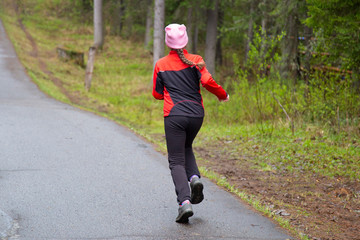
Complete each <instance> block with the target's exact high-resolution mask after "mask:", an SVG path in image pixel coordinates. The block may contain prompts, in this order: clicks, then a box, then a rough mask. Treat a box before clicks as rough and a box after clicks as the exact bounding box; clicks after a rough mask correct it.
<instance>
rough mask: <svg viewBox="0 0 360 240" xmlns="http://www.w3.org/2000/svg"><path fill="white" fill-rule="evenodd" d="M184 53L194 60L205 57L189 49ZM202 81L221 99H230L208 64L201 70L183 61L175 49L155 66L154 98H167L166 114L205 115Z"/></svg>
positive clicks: (165, 115) (165, 100)
mask: <svg viewBox="0 0 360 240" xmlns="http://www.w3.org/2000/svg"><path fill="white" fill-rule="evenodd" d="M184 55H185V57H186V58H187V59H189V60H190V61H192V62H194V63H199V62H202V61H203V59H202V57H201V56H199V55H194V54H189V53H188V52H187V51H186V50H185V49H184ZM200 83H201V85H202V86H203V87H204V88H206V89H207V90H208V91H209V92H211V93H213V94H215V95H216V96H217V97H218V98H219V100H224V99H226V97H227V93H226V92H225V90H224V89H223V88H222V87H221V86H220V85H218V84H217V83H216V82H215V81H214V79H213V78H212V76H211V74H210V73H209V72H208V70H207V69H206V67H204V68H203V69H201V70H200V69H199V68H198V67H197V66H195V65H193V66H189V65H187V64H185V63H183V62H182V61H181V59H180V58H179V56H178V54H177V52H176V51H174V50H172V51H170V53H169V55H167V56H165V57H163V58H161V59H160V60H158V61H157V62H156V64H155V68H154V76H153V91H152V94H153V96H154V98H156V99H159V100H164V117H167V116H176V115H177V116H188V117H204V104H203V100H202V96H201V94H200Z"/></svg>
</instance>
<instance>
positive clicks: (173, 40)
mask: <svg viewBox="0 0 360 240" xmlns="http://www.w3.org/2000/svg"><path fill="white" fill-rule="evenodd" d="M165 43H166V45H167V46H168V47H169V48H172V49H181V48H184V47H185V46H186V44H187V43H188V35H187V33H186V27H185V25H184V24H181V25H179V24H176V23H173V24H170V25H168V26H167V27H166V28H165Z"/></svg>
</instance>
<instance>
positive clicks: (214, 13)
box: [205, 0, 219, 74]
mask: <svg viewBox="0 0 360 240" xmlns="http://www.w3.org/2000/svg"><path fill="white" fill-rule="evenodd" d="M213 3H214V4H215V7H214V9H210V8H209V9H208V10H207V23H206V47H205V62H206V68H207V69H208V71H209V72H210V73H211V74H215V57H216V40H217V22H218V3H219V2H218V0H214V1H213Z"/></svg>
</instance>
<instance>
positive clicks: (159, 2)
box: [153, 0, 165, 66]
mask: <svg viewBox="0 0 360 240" xmlns="http://www.w3.org/2000/svg"><path fill="white" fill-rule="evenodd" d="M154 13H155V15H154V57H153V65H154V66H155V63H156V62H157V60H159V59H160V58H161V57H163V56H164V41H165V40H164V38H165V36H164V28H165V26H164V25H165V0H155V8H154Z"/></svg>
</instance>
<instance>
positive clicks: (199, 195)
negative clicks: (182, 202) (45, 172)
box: [190, 182, 204, 204]
mask: <svg viewBox="0 0 360 240" xmlns="http://www.w3.org/2000/svg"><path fill="white" fill-rule="evenodd" d="M203 189H204V185H203V184H202V183H201V182H197V183H195V184H194V186H193V187H192V189H191V201H190V202H191V203H192V204H198V203H201V202H202V200H204V194H203Z"/></svg>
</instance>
